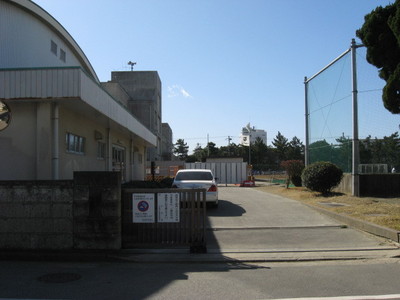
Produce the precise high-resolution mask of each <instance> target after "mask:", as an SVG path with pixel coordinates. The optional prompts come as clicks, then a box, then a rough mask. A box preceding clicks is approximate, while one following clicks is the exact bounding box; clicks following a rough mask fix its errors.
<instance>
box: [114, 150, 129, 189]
mask: <svg viewBox="0 0 400 300" xmlns="http://www.w3.org/2000/svg"><path fill="white" fill-rule="evenodd" d="M112 169H113V171H116V172H121V179H122V182H124V181H125V179H126V169H125V148H123V147H120V146H116V145H113V147H112Z"/></svg>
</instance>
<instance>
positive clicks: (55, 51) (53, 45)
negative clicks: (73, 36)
mask: <svg viewBox="0 0 400 300" xmlns="http://www.w3.org/2000/svg"><path fill="white" fill-rule="evenodd" d="M50 51H51V52H52V53H53V54H54V55H57V52H58V46H57V44H56V43H55V42H54V41H51V46H50Z"/></svg>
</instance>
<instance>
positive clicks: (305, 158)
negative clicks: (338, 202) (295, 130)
mask: <svg viewBox="0 0 400 300" xmlns="http://www.w3.org/2000/svg"><path fill="white" fill-rule="evenodd" d="M304 98H305V99H304V100H305V101H304V102H305V115H304V116H305V124H306V132H305V134H306V145H305V148H304V164H305V165H306V166H308V164H309V163H310V162H309V157H308V146H309V136H308V132H309V130H308V126H309V124H308V118H309V113H308V81H307V77H304Z"/></svg>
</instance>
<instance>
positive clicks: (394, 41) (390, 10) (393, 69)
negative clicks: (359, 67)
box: [356, 0, 400, 114]
mask: <svg viewBox="0 0 400 300" xmlns="http://www.w3.org/2000/svg"><path fill="white" fill-rule="evenodd" d="M356 34H357V36H358V37H359V38H360V39H361V41H362V42H363V44H364V45H365V46H366V47H367V61H368V62H369V63H370V64H372V65H374V66H376V67H377V68H378V69H379V76H380V77H381V78H382V79H384V80H385V81H386V85H385V87H384V88H383V94H382V100H383V103H384V106H385V108H386V109H387V110H389V111H390V112H392V113H394V114H399V113H400V0H396V1H395V2H394V3H393V4H390V5H388V6H386V7H381V6H379V7H377V8H376V9H375V10H373V11H372V12H371V13H369V14H368V15H366V16H365V18H364V24H363V26H362V27H361V28H360V29H359V30H357V32H356Z"/></svg>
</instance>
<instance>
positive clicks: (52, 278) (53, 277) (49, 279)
mask: <svg viewBox="0 0 400 300" xmlns="http://www.w3.org/2000/svg"><path fill="white" fill-rule="evenodd" d="M79 279H81V275H79V274H76V273H51V274H46V275H43V276H40V277H39V278H38V280H39V281H42V282H46V283H65V282H70V281H75V280H79Z"/></svg>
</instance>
